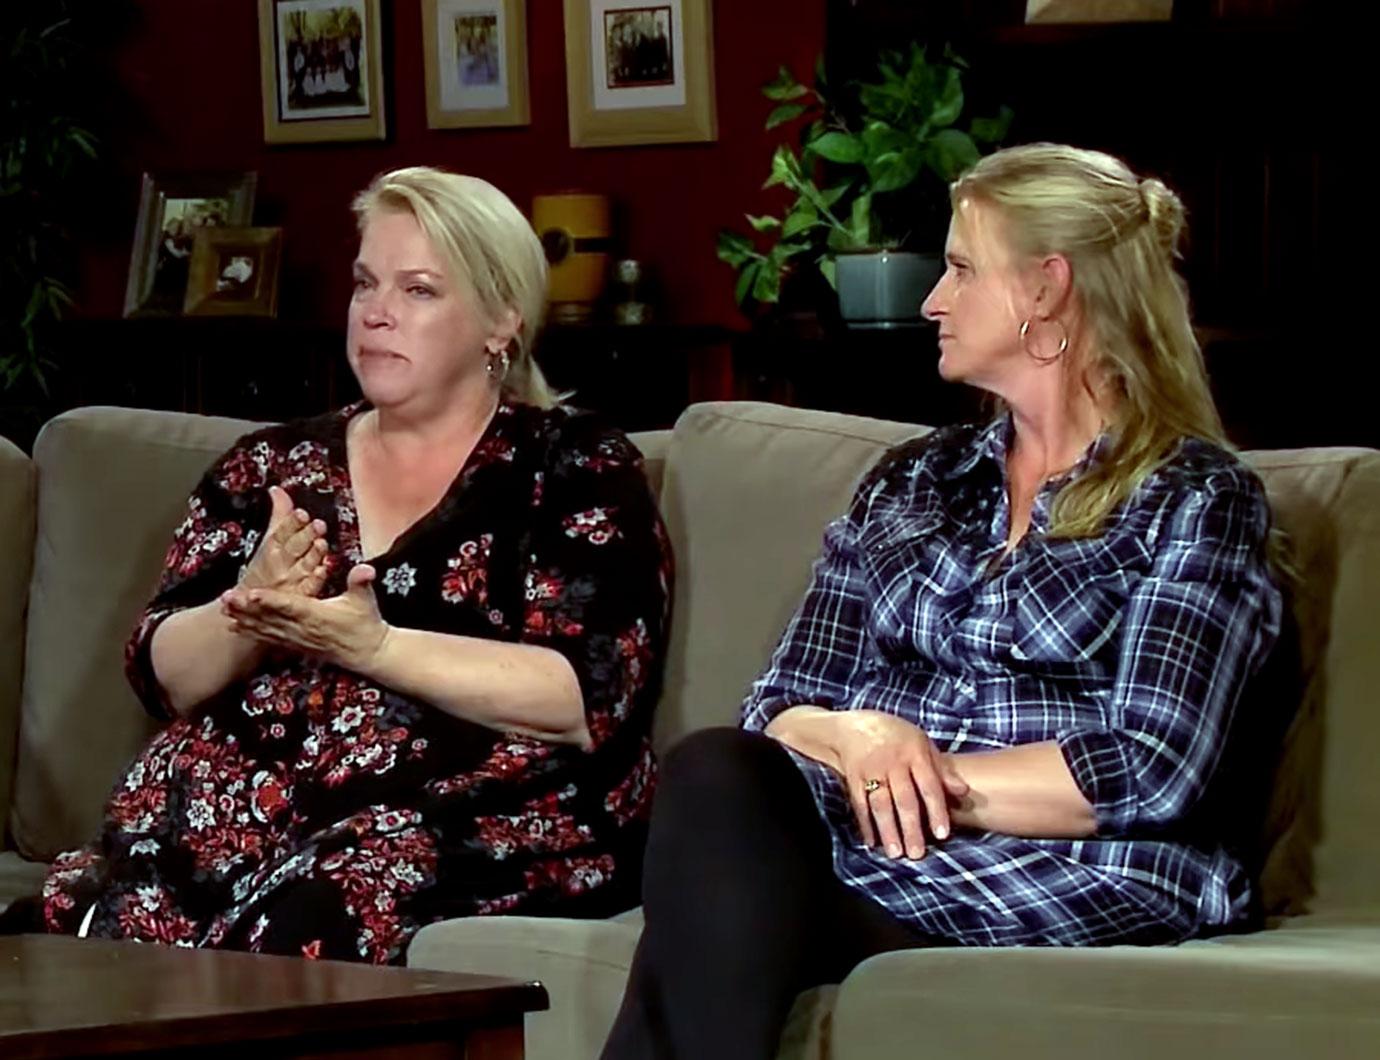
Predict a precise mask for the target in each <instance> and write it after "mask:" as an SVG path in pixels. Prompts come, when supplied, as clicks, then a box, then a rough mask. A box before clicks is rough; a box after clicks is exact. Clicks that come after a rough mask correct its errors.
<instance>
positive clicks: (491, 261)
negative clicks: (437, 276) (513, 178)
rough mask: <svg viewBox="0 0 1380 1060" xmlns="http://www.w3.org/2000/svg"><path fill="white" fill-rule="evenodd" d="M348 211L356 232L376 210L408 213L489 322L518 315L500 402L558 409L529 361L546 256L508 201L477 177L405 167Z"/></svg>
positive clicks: (384, 176) (542, 304)
mask: <svg viewBox="0 0 1380 1060" xmlns="http://www.w3.org/2000/svg"><path fill="white" fill-rule="evenodd" d="M353 209H354V212H355V217H356V219H357V222H358V224H359V229H360V231H361V232H363V231H364V226H365V225H366V224H368V222H369V219H370V218H371V217H372V216H373V215H374V214H375V213H377V212H378V211H380V210H392V211H396V212H399V213H408V214H411V215H412V216H413V217H414V218H415V219H416V221H417V224H418V225H419V226H420V227H421V229H422V231H423V232H424V233H425V234H426V237H427V239H429V240H430V241H431V245H432V246H433V247H435V248H436V251H437V253H439V254H440V255H441V257H442V259H443V260H444V261H445V263H446V265H447V267H448V269H449V270H450V273H451V275H452V277H453V278H454V279H456V280H458V281H459V282H460V283H462V284H464V285H465V286H466V287H468V288H469V290H471V291H472V292H473V293H474V296H475V298H476V300H477V301H478V303H479V308H480V311H481V312H482V313H484V315H485V316H486V317H487V318H488V319H489V321H490V322H497V321H499V320H501V319H502V318H503V316H504V314H505V313H507V312H508V311H510V310H511V311H513V312H515V313H517V315H518V316H519V317H520V318H521V321H522V323H521V326H520V328H519V330H518V333H517V335H516V336H514V338H513V341H512V343H511V344H510V345H509V347H508V372H507V375H506V376H505V377H504V380H503V392H504V395H505V396H506V397H509V398H512V399H514V400H516V401H521V402H524V403H526V404H529V405H536V406H537V407H539V408H551V407H552V406H554V405H556V404H557V403H558V402H559V396H558V395H557V394H556V393H555V392H554V391H553V390H552V389H551V387H550V385H549V384H548V383H547V382H546V377H545V376H543V375H542V371H541V368H539V367H538V366H537V363H536V362H535V361H534V360H533V359H532V347H533V346H534V345H535V343H536V338H537V334H538V332H540V330H541V325H542V319H543V317H544V315H545V313H546V276H547V274H546V255H545V253H544V252H543V251H542V247H541V243H540V241H539V240H538V239H537V235H536V233H535V232H534V231H533V230H532V226H531V225H530V224H529V223H528V221H527V218H525V217H523V215H522V212H521V211H520V210H519V209H518V208H517V207H516V206H514V205H513V201H512V200H511V199H509V198H508V196H506V195H504V194H503V192H501V191H499V190H498V189H497V188H496V187H494V186H493V185H492V184H490V183H489V182H488V181H486V180H480V179H479V178H478V177H467V176H462V175H461V174H459V173H450V172H447V171H446V170H443V169H435V168H432V167H430V166H411V167H409V168H407V169H395V170H393V171H392V172H391V173H380V174H379V175H378V176H377V177H375V178H374V179H373V181H372V182H371V183H370V184H369V186H368V187H367V188H365V189H364V190H363V191H361V192H360V193H359V194H358V195H356V196H355V200H354V203H353Z"/></svg>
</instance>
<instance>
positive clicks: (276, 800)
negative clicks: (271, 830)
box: [250, 769, 292, 824]
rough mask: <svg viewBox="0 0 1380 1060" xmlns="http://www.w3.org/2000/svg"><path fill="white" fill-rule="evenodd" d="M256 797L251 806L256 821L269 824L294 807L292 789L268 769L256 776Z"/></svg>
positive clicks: (254, 782) (254, 796)
mask: <svg viewBox="0 0 1380 1060" xmlns="http://www.w3.org/2000/svg"><path fill="white" fill-rule="evenodd" d="M253 784H254V795H253V799H252V802H251V804H250V805H251V806H252V807H253V810H254V817H255V819H256V820H258V821H260V822H262V823H264V824H268V823H269V822H270V821H272V820H273V819H274V818H276V817H277V816H278V815H279V814H280V813H282V812H283V811H284V810H287V809H289V808H291V806H292V788H290V787H286V786H284V784H283V782H282V781H281V780H279V779H278V778H277V777H275V776H274V775H273V774H272V773H270V772H268V770H266V769H261V770H259V772H257V773H255V774H254V781H253Z"/></svg>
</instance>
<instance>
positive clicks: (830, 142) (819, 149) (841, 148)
mask: <svg viewBox="0 0 1380 1060" xmlns="http://www.w3.org/2000/svg"><path fill="white" fill-rule="evenodd" d="M810 150H811V151H813V152H814V153H815V154H817V155H819V157H820V158H824V159H827V160H828V161H830V162H841V163H848V162H860V161H861V160H862V156H863V148H862V144H861V143H859V142H858V139H857V137H854V136H850V135H849V134H848V133H842V132H828V133H825V134H824V135H823V136H821V137H820V138H819V139H818V140H816V141H814V143H812V144H810Z"/></svg>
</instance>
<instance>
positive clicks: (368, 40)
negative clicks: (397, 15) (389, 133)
mask: <svg viewBox="0 0 1380 1060" xmlns="http://www.w3.org/2000/svg"><path fill="white" fill-rule="evenodd" d="M379 27H380V22H379V0H259V76H260V82H261V91H262V94H263V105H264V140H265V142H267V143H270V144H298V143H319V142H323V141H331V140H382V139H383V137H384V133H385V125H384V112H383V63H382V60H381V48H380V45H379V32H380V29H379Z"/></svg>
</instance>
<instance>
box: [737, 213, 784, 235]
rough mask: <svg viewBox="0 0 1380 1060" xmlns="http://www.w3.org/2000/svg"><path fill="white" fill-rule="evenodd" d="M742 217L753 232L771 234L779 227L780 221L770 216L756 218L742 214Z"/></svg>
mask: <svg viewBox="0 0 1380 1060" xmlns="http://www.w3.org/2000/svg"><path fill="white" fill-rule="evenodd" d="M743 216H744V217H746V218H747V222H748V224H750V225H752V230H753V231H754V232H771V231H773V230H775V229H777V228H780V227H781V221H780V220H779V219H778V218H775V217H772V216H770V215H764V216H761V217H757V216H754V215H753V214H750V213H748V214H743Z"/></svg>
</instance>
